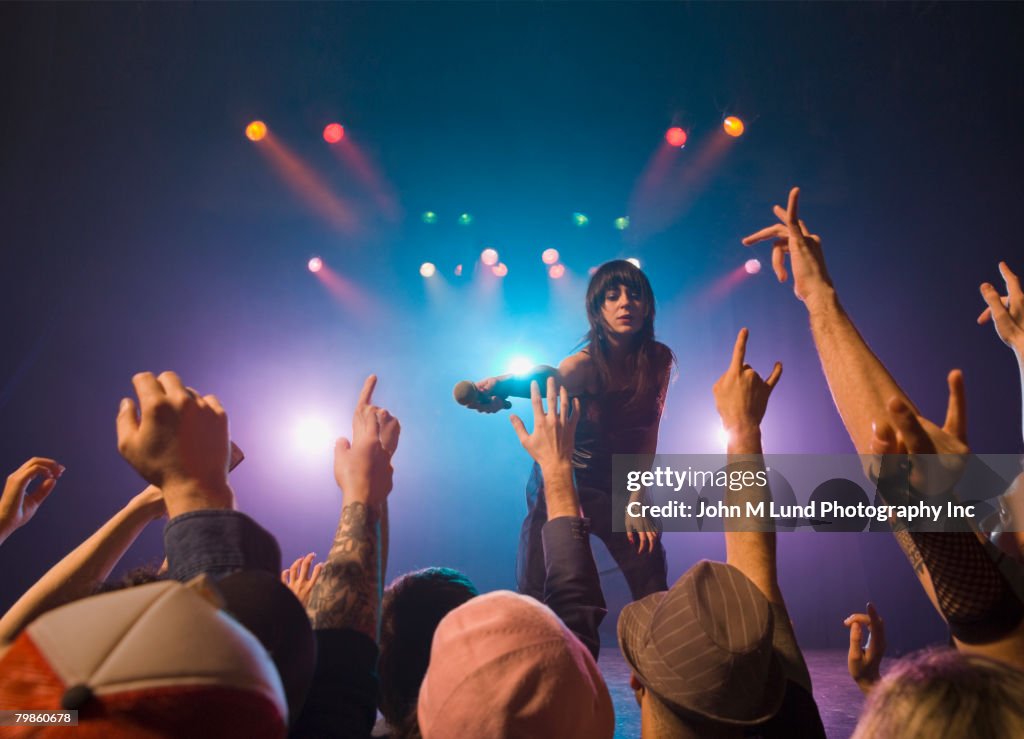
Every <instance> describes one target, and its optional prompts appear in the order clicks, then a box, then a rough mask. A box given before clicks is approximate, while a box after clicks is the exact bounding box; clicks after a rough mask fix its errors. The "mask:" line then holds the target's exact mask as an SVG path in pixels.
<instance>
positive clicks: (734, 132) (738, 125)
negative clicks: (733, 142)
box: [722, 115, 746, 138]
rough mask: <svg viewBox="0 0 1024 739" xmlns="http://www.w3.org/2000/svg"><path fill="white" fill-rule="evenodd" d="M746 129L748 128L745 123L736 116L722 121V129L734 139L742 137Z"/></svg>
mask: <svg viewBox="0 0 1024 739" xmlns="http://www.w3.org/2000/svg"><path fill="white" fill-rule="evenodd" d="M744 128H746V127H745V126H744V125H743V121H741V120H740V119H739V118H737V117H736V116H734V115H731V116H729V117H728V118H726V119H725V120H724V121H722V129H723V130H724V131H725V132H726V133H727V134H729V135H730V136H732V137H733V138H736V137H738V136H742V135H743V130H744Z"/></svg>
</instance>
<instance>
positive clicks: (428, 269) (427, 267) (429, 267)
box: [420, 262, 437, 277]
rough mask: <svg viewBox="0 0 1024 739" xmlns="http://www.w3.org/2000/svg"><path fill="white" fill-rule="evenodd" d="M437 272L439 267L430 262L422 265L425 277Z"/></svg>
mask: <svg viewBox="0 0 1024 739" xmlns="http://www.w3.org/2000/svg"><path fill="white" fill-rule="evenodd" d="M435 272H437V267H435V266H434V265H433V264H431V263H430V262H424V263H423V264H421V265H420V274H421V275H423V276H424V277H433V276H434V273H435Z"/></svg>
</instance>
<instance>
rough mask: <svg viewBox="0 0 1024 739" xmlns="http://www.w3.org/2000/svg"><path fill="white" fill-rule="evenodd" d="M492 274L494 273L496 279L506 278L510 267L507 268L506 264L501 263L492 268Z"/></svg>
mask: <svg viewBox="0 0 1024 739" xmlns="http://www.w3.org/2000/svg"><path fill="white" fill-rule="evenodd" d="M491 272H493V273H494V276H495V277H504V276H505V275H507V274H508V267H506V266H505V264H504V263H501V262H499V263H498V264H496V265H494V266H493V267H491Z"/></svg>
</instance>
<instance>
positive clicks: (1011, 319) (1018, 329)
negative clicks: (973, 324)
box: [978, 262, 1024, 359]
mask: <svg viewBox="0 0 1024 739" xmlns="http://www.w3.org/2000/svg"><path fill="white" fill-rule="evenodd" d="M999 273H1000V274H1001V275H1002V276H1003V281H1004V282H1005V283H1006V293H1007V294H1006V295H1005V296H1003V297H1002V298H1000V297H999V293H998V292H997V291H996V289H995V288H994V287H993V286H992V285H991V284H989V283H987V282H984V283H982V285H981V288H980V289H981V297H983V298H984V299H985V302H986V303H988V308H986V309H985V310H984V311H983V312H982V314H981V315H980V316H978V323H979V324H984V323H988V322H989V321H990V320H992V319H993V318H994V319H995V320H994V321H993V323H994V324H995V328H996V334H998V336H999V338H1000V339H1002V340H1003V343H1004V344H1006V345H1007V346H1008V347H1010V348H1011V349H1013V351H1014V352H1016V354H1017V358H1018V359H1024V292H1022V291H1021V287H1020V279H1019V278H1018V277H1017V275H1015V274H1014V273H1013V271H1011V270H1010V267H1009V266H1008V265H1007V264H1006V262H1000V263H999Z"/></svg>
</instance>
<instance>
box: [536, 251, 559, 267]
mask: <svg viewBox="0 0 1024 739" xmlns="http://www.w3.org/2000/svg"><path fill="white" fill-rule="evenodd" d="M540 260H541V261H542V262H544V264H554V263H555V262H557V261H558V249H545V250H544V253H543V254H541V255H540Z"/></svg>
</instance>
